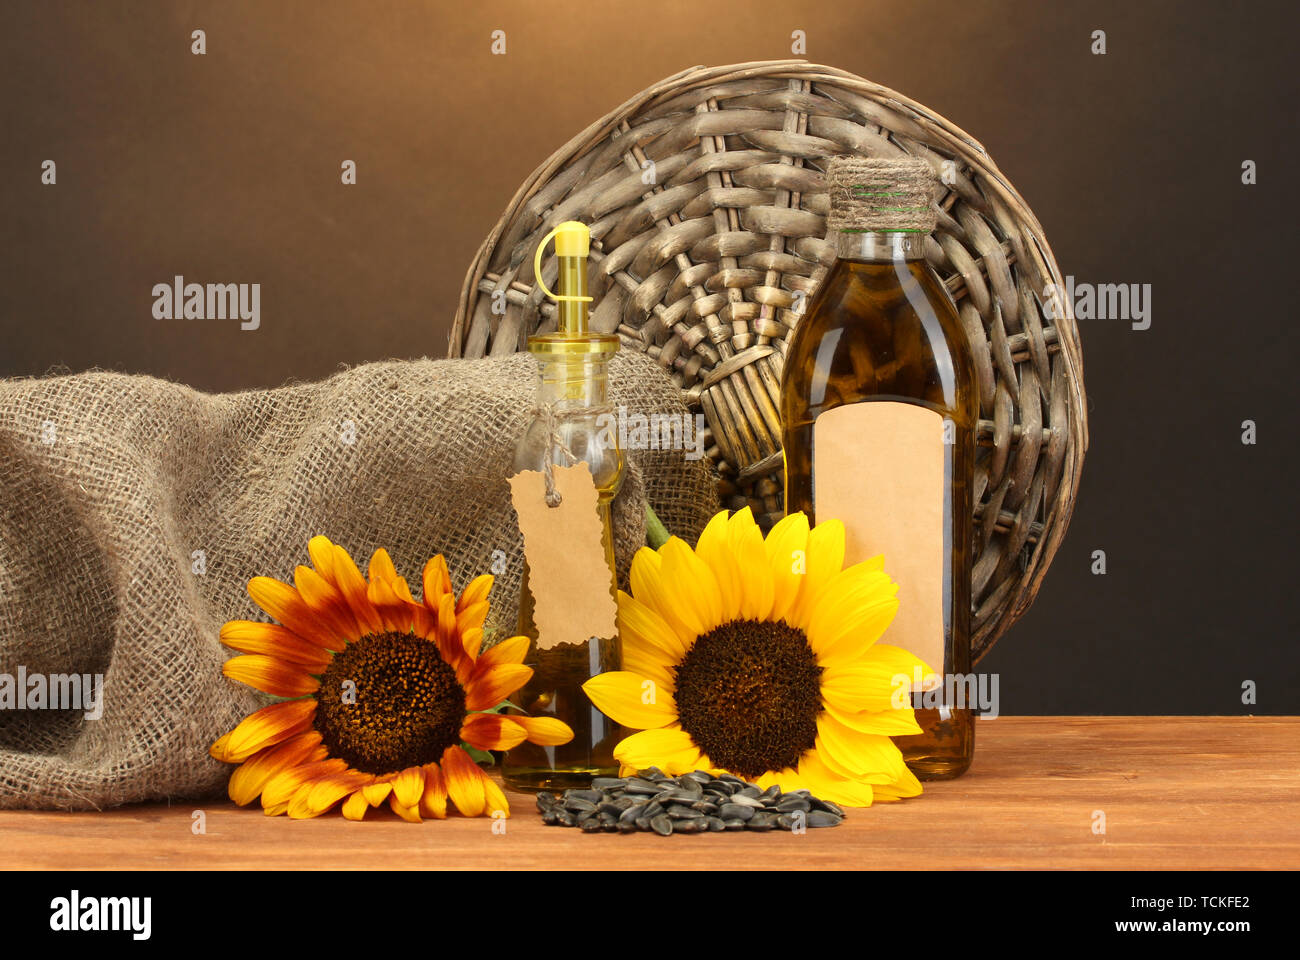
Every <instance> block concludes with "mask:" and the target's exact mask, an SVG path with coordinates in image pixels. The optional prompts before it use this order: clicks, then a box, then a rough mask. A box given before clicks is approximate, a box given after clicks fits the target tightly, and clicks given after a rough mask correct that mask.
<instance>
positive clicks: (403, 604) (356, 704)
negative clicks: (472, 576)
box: [211, 537, 573, 823]
mask: <svg viewBox="0 0 1300 960" xmlns="http://www.w3.org/2000/svg"><path fill="white" fill-rule="evenodd" d="M308 549H309V552H310V554H311V560H312V563H313V564H314V566H315V569H312V568H311V567H302V566H300V567H298V568H297V569H296V570H295V571H294V584H293V586H290V585H289V584H287V583H281V582H280V581H279V580H273V579H271V578H270V577H254V578H253V579H252V580H250V581H249V584H248V593H249V596H251V597H252V598H253V601H254V602H255V603H256V604H257V605H258V606H259V607H261V608H262V609H263V610H265V611H266V612H267V613H268V614H270V615H271V616H272V617H274V618H275V619H276V620H278V621H279V623H278V624H276V623H258V622H254V621H249V620H233V621H231V622H230V623H227V624H226V625H225V626H224V627H222V628H221V642H222V643H224V644H225V645H226V646H228V647H233V648H234V649H235V650H239V651H242V652H243V653H244V656H239V657H234V658H232V659H230V660H227V661H226V663H225V665H224V666H223V667H222V672H223V673H224V674H225V675H226V676H228V677H230V678H232V679H234V680H238V681H240V682H241V683H246V684H248V685H249V686H251V687H255V688H257V689H258V690H262V691H264V692H265V693H269V694H272V695H273V696H277V697H290V698H295V699H288V700H284V701H282V702H279V703H274V704H272V705H270V706H269V707H264V708H263V709H261V710H258V711H257V712H256V713H253V714H251V715H249V716H248V717H246V718H245V719H244V720H243V722H241V723H240V724H239V725H238V726H237V727H235V729H234V730H232V731H230V732H229V733H227V734H226V735H225V736H223V737H221V738H220V739H219V740H217V742H216V743H214V744H213V745H212V748H211V753H212V755H213V756H214V757H216V758H217V759H218V760H224V761H226V762H227V763H238V764H240V767H239V769H238V770H235V771H234V773H233V774H232V775H231V777H230V787H229V792H230V798H231V799H232V800H234V801H235V803H238V804H240V805H241V806H242V805H244V804H247V803H251V802H252V801H253V800H254V799H256V798H257V797H258V796H259V795H260V796H261V798H262V807H263V808H264V810H265V812H266V813H267V814H269V815H276V814H281V813H287V814H288V815H289V816H290V817H294V818H306V817H315V816H319V815H320V814H322V813H324V812H326V811H327V810H329V809H330V808H332V807H333V806H334V805H335V804H337V803H339V802H340V801H341V802H342V804H343V816H345V817H347V818H348V819H349V820H360V819H361V818H362V817H364V816H365V813H366V811H367V810H368V809H369V808H370V807H374V806H378V805H379V804H380V803H383V802H384V801H385V800H387V801H388V804H389V806H390V807H392V809H393V811H394V812H396V813H397V815H398V816H400V817H402V818H403V819H405V820H410V821H412V822H415V823H418V822H419V821H420V820H421V819H422V818H424V817H434V818H438V819H442V818H443V817H446V815H447V801H448V799H450V800H451V802H452V803H453V804H454V805H455V807H456V809H457V810H459V811H460V812H461V813H462V814H464V815H465V816H469V817H475V816H479V815H481V814H487V815H500V816H509V810H510V808H509V805H508V804H507V803H506V798H505V795H504V794H503V793H502V791H501V788H500V787H498V786H497V784H496V783H495V782H494V781H493V780H492V779H491V778H490V777H488V776H487V774H485V773H484V772H483V771H482V770H481V769H479V767H478V765H477V764H476V763H475V762H474V760H473V759H472V758H471V757H470V755H469V754H468V753H466V751H465V750H464V748H463V747H462V746H461V743H462V742H463V743H466V744H469V745H470V746H471V747H475V748H477V749H480V750H509V749H510V748H511V747H514V746H516V745H518V744H520V743H522V742H523V741H524V740H529V741H531V742H533V743H538V744H543V745H547V746H550V745H556V744H561V743H567V742H568V741H569V740H571V739H572V738H573V731H572V730H570V729H569V727H568V726H567V725H565V724H564V723H562V722H561V721H559V720H556V719H555V718H553V717H525V716H509V717H506V716H501V715H499V714H496V713H489V712H484V711H488V710H491V709H492V708H494V707H496V706H498V705H499V704H500V703H501V701H502V700H503V699H504V698H506V697H507V696H509V695H510V694H511V693H513V692H514V691H515V690H517V689H519V688H520V687H521V686H523V685H524V684H525V683H526V682H527V681H528V679H529V678H530V677H531V676H532V669H531V668H529V667H526V666H524V665H523V664H522V663H521V662H520V661H522V660H523V658H524V655H525V653H526V652H527V650H528V638H527V637H512V638H511V639H509V640H505V641H503V642H501V643H498V644H497V645H496V646H494V647H491V648H490V649H488V650H487V651H485V652H483V653H480V652H479V648H480V646H481V644H482V641H483V621H484V619H485V618H486V617H487V612H488V593H489V591H490V590H491V589H492V580H493V578H492V577H491V576H490V575H484V576H481V577H479V578H477V579H476V580H474V581H473V582H472V583H471V584H470V585H469V586H468V587H466V588H465V590H464V591H463V592H462V593H461V595H460V598H459V600H458V599H457V598H456V596H455V594H454V593H453V592H452V589H451V577H450V576H449V574H448V571H447V563H446V561H445V560H444V559H443V558H442V557H441V556H437V557H434V558H433V559H431V560H430V561H429V562H428V563H427V564H426V565H425V567H424V588H423V593H424V595H423V599H422V601H417V600H416V599H415V598H414V597H413V596H412V595H411V591H410V589H409V587H408V586H407V583H406V581H405V580H404V579H403V578H402V577H399V576H398V575H397V570H396V569H395V568H394V567H393V562H392V560H390V559H389V556H388V554H387V552H385V551H384V550H377V551H375V554H374V556H372V557H371V558H370V570H369V580H368V581H367V579H366V578H364V577H362V575H361V571H360V570H358V569H357V566H356V564H355V563H353V562H352V558H351V557H349V556H348V554H347V551H345V550H344V549H343V548H342V547H339V546H337V545H335V544H333V543H331V542H330V541H329V540H328V539H326V538H325V537H313V538H312V540H311V543H310V545H309V547H308Z"/></svg>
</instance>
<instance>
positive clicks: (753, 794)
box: [732, 783, 763, 800]
mask: <svg viewBox="0 0 1300 960" xmlns="http://www.w3.org/2000/svg"><path fill="white" fill-rule="evenodd" d="M762 793H763V791H762V790H760V789H758V787H756V786H754V785H753V784H752V783H750V784H746V785H745V786H743V787H741V788H740V789H739V790H737V791H736V792H735V793H734V794H732V796H733V797H750V798H752V799H755V800H756V799H758V797H759V796H761V795H762Z"/></svg>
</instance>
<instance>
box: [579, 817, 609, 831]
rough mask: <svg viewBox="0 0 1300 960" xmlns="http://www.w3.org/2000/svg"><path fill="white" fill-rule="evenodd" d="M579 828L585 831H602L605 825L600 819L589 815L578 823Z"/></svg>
mask: <svg viewBox="0 0 1300 960" xmlns="http://www.w3.org/2000/svg"><path fill="white" fill-rule="evenodd" d="M578 829H579V830H581V831H582V832H583V833H600V832H601V831H602V830H603V829H604V827H602V826H601V823H600V821H599V820H597V819H595V818H594V817H589V818H587V819H586V820H583V821H581V822H580V823H579V824H578Z"/></svg>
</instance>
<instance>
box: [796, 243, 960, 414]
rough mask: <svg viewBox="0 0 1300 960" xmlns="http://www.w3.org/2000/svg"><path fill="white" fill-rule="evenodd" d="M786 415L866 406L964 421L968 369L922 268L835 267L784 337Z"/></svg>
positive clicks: (951, 308) (915, 264)
mask: <svg viewBox="0 0 1300 960" xmlns="http://www.w3.org/2000/svg"><path fill="white" fill-rule="evenodd" d="M782 394H783V402H782V406H783V408H785V410H786V412H787V413H790V408H792V407H793V408H794V413H811V414H812V415H814V416H815V414H816V412H817V411H818V410H822V409H829V408H830V407H832V406H839V405H840V404H842V403H850V402H859V401H863V400H872V399H897V400H903V401H909V400H910V401H913V402H918V403H922V404H925V405H927V406H932V407H934V408H936V409H940V410H941V411H942V412H944V413H945V415H947V414H948V413H949V412H951V413H952V414H954V415H956V416H957V418H958V419H959V420H961V421H966V420H970V421H972V422H973V420H974V419H975V417H976V416H977V415H978V387H977V381H976V372H975V361H974V357H973V354H972V351H971V349H970V344H969V342H968V341H967V339H966V335H965V332H964V330H963V328H962V324H961V318H960V315H959V313H958V310H957V306H956V304H955V303H954V302H953V300H952V297H951V296H950V295H949V294H948V291H947V289H946V288H945V287H944V285H943V282H942V281H941V280H940V279H939V277H938V276H937V274H935V272H934V270H933V269H932V268H931V267H930V266H929V265H928V264H926V263H925V262H924V261H900V262H894V263H874V262H873V263H864V262H860V261H846V260H840V261H837V262H836V263H835V265H834V266H832V268H831V270H830V271H829V272H828V273H827V276H826V278H825V280H824V281H823V283H822V285H821V287H820V288H819V290H818V292H817V293H816V294H815V295H814V296H813V298H812V300H811V301H810V302H809V305H808V310H807V312H806V314H805V315H804V316H803V317H802V318H800V320H799V325H798V326H797V327H796V328H795V331H794V333H793V335H792V338H791V342H790V347H789V349H788V351H787V355H786V358H785V364H784V370H783V373H782Z"/></svg>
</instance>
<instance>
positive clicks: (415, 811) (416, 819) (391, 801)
mask: <svg viewBox="0 0 1300 960" xmlns="http://www.w3.org/2000/svg"><path fill="white" fill-rule="evenodd" d="M388 806H389V807H391V808H392V811H393V813H395V814H397V815H398V816H399V817H401V818H402V819H403V820H405V821H406V822H407V823H421V822H422V821H421V820H420V807H419V805H418V804H417V805H416V806H414V807H404V806H402V805H401V804H400V803H398V802H397V794H393V795H392V796H391V797H389V798H388Z"/></svg>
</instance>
